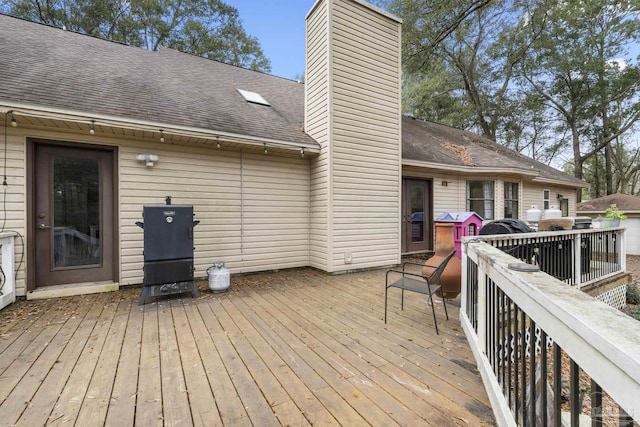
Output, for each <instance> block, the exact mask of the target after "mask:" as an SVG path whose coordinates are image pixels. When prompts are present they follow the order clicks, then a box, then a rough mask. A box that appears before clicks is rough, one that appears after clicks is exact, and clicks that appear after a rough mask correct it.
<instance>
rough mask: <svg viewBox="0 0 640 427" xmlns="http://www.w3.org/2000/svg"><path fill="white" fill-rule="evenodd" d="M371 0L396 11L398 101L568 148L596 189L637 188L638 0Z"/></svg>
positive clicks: (548, 146)
mask: <svg viewBox="0 0 640 427" xmlns="http://www.w3.org/2000/svg"><path fill="white" fill-rule="evenodd" d="M376 3H377V4H381V5H384V6H386V7H387V8H388V9H389V10H390V11H391V12H393V13H395V14H397V15H398V16H400V17H401V18H402V19H403V41H402V49H403V71H404V83H403V97H404V105H403V107H404V111H405V112H408V113H410V114H412V115H413V116H415V117H418V118H422V119H426V120H431V121H436V122H442V123H445V124H448V125H452V126H456V127H462V128H466V129H471V130H474V131H477V132H478V133H481V134H483V135H484V136H486V137H488V138H491V139H494V140H495V141H497V142H499V143H502V144H504V145H506V146H508V147H510V148H513V149H515V150H517V151H520V152H523V153H525V154H527V155H529V156H531V157H534V158H536V159H538V160H541V161H543V162H551V161H553V160H554V159H555V163H556V165H557V164H559V163H560V162H559V161H558V157H560V156H561V157H563V158H564V159H569V160H570V163H571V167H570V170H571V171H572V172H573V173H574V174H575V176H578V177H584V178H586V179H588V182H589V183H591V184H592V190H593V191H595V192H596V193H601V194H610V193H612V192H614V191H621V192H629V193H633V192H635V191H637V189H636V187H637V186H638V185H640V184H638V182H640V161H639V160H640V149H638V148H633V147H632V146H630V145H629V143H628V142H629V141H628V139H626V135H628V134H629V133H630V132H633V131H634V130H635V129H636V128H637V126H636V125H637V123H638V122H639V121H640V64H639V59H638V58H632V57H630V56H629V54H628V53H629V52H628V48H629V46H631V45H634V44H638V43H639V42H640V20H639V19H637V17H638V14H639V13H640V3H639V2H638V0H566V1H558V0H533V1H524V0H493V1H482V0H462V1H459V0H443V1H438V2H422V1H415V0H378V1H377V2H376ZM634 126H635V127H634ZM595 156H599V158H598V159H595V160H593V161H592V160H591V159H592V158H594V157H595ZM562 163H566V162H565V161H563V162H562ZM583 166H584V168H586V169H587V170H586V171H584V172H583Z"/></svg>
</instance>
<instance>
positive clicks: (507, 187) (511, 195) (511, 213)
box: [504, 182, 519, 219]
mask: <svg viewBox="0 0 640 427" xmlns="http://www.w3.org/2000/svg"><path fill="white" fill-rule="evenodd" d="M518 193H519V192H518V183H517V182H505V183H504V217H505V218H514V219H518V212H519V210H518Z"/></svg>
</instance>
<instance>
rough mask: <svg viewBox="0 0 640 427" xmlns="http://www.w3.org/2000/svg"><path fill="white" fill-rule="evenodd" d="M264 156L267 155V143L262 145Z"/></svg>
mask: <svg viewBox="0 0 640 427" xmlns="http://www.w3.org/2000/svg"><path fill="white" fill-rule="evenodd" d="M264 154H267V143H266V142H265V143H264Z"/></svg>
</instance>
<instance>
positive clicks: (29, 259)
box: [0, 0, 586, 296]
mask: <svg viewBox="0 0 640 427" xmlns="http://www.w3.org/2000/svg"><path fill="white" fill-rule="evenodd" d="M400 36H401V23H400V21H399V20H398V19H397V18H396V17H394V16H392V15H390V14H388V13H386V12H384V11H382V10H380V9H377V8H375V7H373V6H371V5H369V4H368V3H366V2H364V1H361V0H319V1H318V2H317V3H316V4H315V5H314V7H313V8H312V10H311V11H310V12H309V14H308V16H307V60H306V62H307V67H306V68H307V69H306V74H305V77H306V83H305V84H304V85H303V84H299V83H297V82H294V81H291V80H287V79H283V78H279V77H274V76H270V75H267V74H264V73H260V72H255V71H250V70H245V69H241V68H238V67H234V66H230V65H225V64H222V63H219V62H215V61H212V60H207V59H203V58H199V57H196V56H192V55H188V54H183V53H180V52H176V51H173V50H171V49H164V48H163V49H161V50H160V51H159V52H149V51H145V50H142V49H139V48H135V47H130V46H126V45H122V44H119V43H114V42H110V41H105V40H100V39H97V38H93V37H90V36H85V35H80V34H75V33H71V32H68V31H65V30H62V29H57V28H52V27H49V26H45V25H40V24H34V23H30V22H26V21H23V20H20V19H16V18H11V17H7V16H0V113H6V114H0V115H1V116H3V117H4V118H5V121H4V123H3V124H4V126H5V127H4V129H6V131H7V140H6V144H5V140H2V143H3V145H4V148H5V151H4V162H3V164H5V163H6V171H5V172H6V176H7V186H6V187H5V190H6V199H5V202H4V204H3V210H4V213H5V216H6V223H5V225H4V228H3V230H14V231H16V232H19V233H20V234H21V235H22V236H24V243H25V247H24V248H23V247H22V246H21V244H19V245H18V248H17V251H18V254H20V253H21V252H22V251H23V249H24V254H25V257H24V262H23V263H21V264H20V271H19V272H18V283H17V286H18V294H19V295H21V294H22V295H24V294H28V296H29V295H31V296H33V295H35V294H32V293H31V292H36V293H37V292H40V291H41V290H42V289H45V290H47V291H48V292H49V293H51V292H52V291H53V293H54V294H55V291H56V289H58V288H57V287H56V286H55V285H60V284H69V285H73V286H75V287H76V288H77V289H80V288H82V289H83V292H84V291H96V290H101V289H103V287H107V288H108V287H111V288H113V287H115V286H117V285H130V284H139V283H141V282H142V265H143V257H142V249H143V248H142V246H143V244H142V237H143V233H142V230H141V229H140V228H138V227H137V226H136V225H135V222H136V221H141V220H142V207H143V205H145V204H153V203H163V202H164V199H165V197H166V196H168V195H170V196H172V198H173V203H175V204H192V205H193V206H194V211H195V214H196V219H198V220H200V221H201V222H200V224H199V225H198V227H197V228H196V229H195V247H196V254H195V256H196V268H197V272H198V275H199V276H204V274H205V270H206V268H207V267H208V266H210V265H211V264H212V263H213V262H214V261H216V260H224V261H226V264H227V266H228V267H229V268H230V270H231V271H232V272H233V273H237V272H251V271H261V270H272V269H281V268H289V267H301V266H312V267H316V268H319V269H322V270H324V271H327V272H339V271H346V270H351V269H359V268H367V267H379V266H386V265H392V264H397V263H398V262H399V261H400V256H401V254H403V253H409V252H421V251H428V250H432V249H433V241H434V238H433V237H434V236H433V218H435V217H436V216H439V215H440V214H441V213H442V212H445V211H465V210H469V209H472V210H476V211H478V213H479V214H480V215H482V216H483V217H484V218H485V219H487V220H489V219H493V218H496V219H497V218H502V217H504V216H511V217H520V218H522V217H523V216H524V213H525V212H526V210H527V209H528V208H529V207H530V205H537V206H539V207H540V208H541V209H542V208H544V207H545V206H546V205H556V204H558V205H559V204H561V203H562V204H563V205H564V207H565V208H566V209H565V210H566V213H567V214H569V215H575V201H576V191H579V190H580V189H581V188H583V187H585V186H586V184H585V183H584V182H583V181H580V180H576V179H575V178H572V177H570V176H568V175H565V174H563V173H560V172H558V171H556V170H554V169H552V168H549V167H547V166H545V165H542V164H540V163H538V162H535V161H532V160H530V159H528V158H526V157H523V156H521V155H519V154H517V153H515V152H513V151H510V150H507V149H505V148H503V147H500V146H498V145H496V144H495V143H493V142H491V141H488V140H486V139H484V138H481V137H478V136H477V135H474V134H472V133H470V132H466V131H461V130H457V129H452V128H449V127H446V126H441V125H437V124H432V123H425V122H423V121H419V120H414V119H412V118H409V117H402V115H401V100H400V92H401V65H400V44H401V43H400V42H401V41H400ZM14 123H15V124H16V125H17V126H16V127H14V126H12V125H13V124H14ZM412 218H413V222H412ZM421 221H424V222H423V223H421V224H420V225H421V226H419V227H415V226H414V225H415V223H416V222H421ZM18 242H19V243H20V239H18ZM18 258H20V256H19V255H18ZM83 283H84V284H85V285H84V287H81V286H80V285H78V284H83ZM87 284H88V285H87ZM66 288H67V289H68V288H69V286H67V287H66Z"/></svg>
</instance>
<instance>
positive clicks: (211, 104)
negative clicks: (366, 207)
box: [0, 15, 585, 186]
mask: <svg viewBox="0 0 640 427" xmlns="http://www.w3.org/2000/svg"><path fill="white" fill-rule="evenodd" d="M237 89H244V90H248V91H252V92H257V93H259V94H260V95H262V96H263V97H264V98H265V99H266V101H267V102H269V103H270V104H271V106H270V107H269V106H264V105H258V104H252V103H249V102H247V101H245V99H244V98H243V97H242V95H240V93H238V91H237ZM2 100H6V101H8V102H15V103H27V104H36V105H44V106H49V107H56V108H63V109H70V110H75V111H81V112H86V113H87V114H88V115H90V114H97V115H108V116H115V117H122V118H130V119H137V120H143V121H151V122H157V123H163V124H168V125H176V126H182V127H192V128H197V129H206V130H210V131H214V132H221V133H225V132H226V133H232V134H239V135H247V136H251V137H257V138H264V139H273V140H281V141H288V142H292V143H300V144H312V145H318V144H317V143H316V141H315V140H314V139H313V138H311V137H310V136H309V135H307V134H306V133H305V132H304V131H303V124H304V110H305V107H304V85H303V84H300V83H297V82H295V81H292V80H288V79H284V78H280V77H276V76H272V75H269V74H265V73H261V72H256V71H251V70H246V69H243V68H239V67H235V66H232V65H227V64H223V63H220V62H217V61H213V60H209V59H204V58H200V57H197V56H193V55H189V54H185V53H181V52H177V51H175V50H171V49H165V48H163V49H161V50H160V52H150V51H147V50H144V49H141V48H137V47H131V46H127V45H123V44H120V43H116V42H111V41H107V40H102V39H99V38H95V37H91V36H86V35H81V34H77V33H73V32H69V31H65V30H62V29H59V28H54V27H50V26H47V25H41V24H35V23H32V22H29V21H25V20H22V19H17V18H13V17H9V16H6V15H0V101H2ZM402 127H403V130H402V145H403V148H402V155H403V159H405V160H416V161H422V162H432V163H438V164H440V165H442V167H443V168H445V169H446V167H447V166H471V167H479V168H502V169H507V170H517V169H519V170H521V171H524V170H526V171H537V172H539V176H540V177H542V178H547V179H552V180H557V181H559V182H561V183H565V184H567V185H576V186H584V184H585V183H584V181H581V180H578V179H576V178H574V177H571V176H569V175H567V174H564V173H563V172H560V171H558V170H556V169H553V168H551V167H549V166H547V165H545V164H542V163H540V162H537V161H534V160H532V159H530V158H528V157H526V156H523V155H521V154H519V153H517V152H515V151H513V150H510V149H507V148H505V147H503V146H500V145H498V144H496V143H494V142H493V141H490V140H488V139H486V138H483V137H481V136H478V135H476V134H473V133H471V132H467V131H464V130H460V129H455V128H451V127H448V126H443V125H438V124H435V123H428V122H424V121H421V120H415V119H412V118H409V117H403V121H402Z"/></svg>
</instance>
